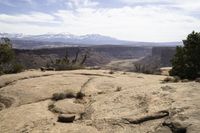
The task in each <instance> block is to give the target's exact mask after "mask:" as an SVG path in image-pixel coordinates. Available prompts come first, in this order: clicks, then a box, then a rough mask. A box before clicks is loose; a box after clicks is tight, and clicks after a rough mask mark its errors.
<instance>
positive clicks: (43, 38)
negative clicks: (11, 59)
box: [0, 33, 182, 49]
mask: <svg viewBox="0 0 200 133" xmlns="http://www.w3.org/2000/svg"><path fill="white" fill-rule="evenodd" d="M0 37H8V38H10V39H11V40H12V42H13V47H14V48H17V49H40V48H54V47H66V46H70V47H71V46H91V45H92V46H93V45H128V46H176V45H181V44H182V43H181V42H163V43H155V42H136V41H125V40H119V39H116V38H113V37H109V36H103V35H99V34H87V35H81V36H77V35H73V34H69V33H59V34H42V35H24V34H10V33H0Z"/></svg>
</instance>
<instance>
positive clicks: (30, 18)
mask: <svg viewBox="0 0 200 133" xmlns="http://www.w3.org/2000/svg"><path fill="white" fill-rule="evenodd" d="M0 21H2V22H6V23H13V24H16V23H34V22H38V23H49V22H51V23H53V22H54V23H55V22H56V21H55V18H54V17H53V16H52V15H49V14H45V13H40V12H32V13H30V14H19V15H7V14H0ZM16 26H17V25H16Z"/></svg>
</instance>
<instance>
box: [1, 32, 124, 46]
mask: <svg viewBox="0 0 200 133" xmlns="http://www.w3.org/2000/svg"><path fill="white" fill-rule="evenodd" d="M0 37H8V38H10V39H11V40H30V41H40V42H62V43H70V44H122V43H125V42H128V41H122V40H118V39H115V38H112V37H108V36H103V35H99V34H88V35H81V36H77V35H73V34H69V33H59V34H42V35H24V34H9V33H0Z"/></svg>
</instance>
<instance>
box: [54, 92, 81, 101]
mask: <svg viewBox="0 0 200 133" xmlns="http://www.w3.org/2000/svg"><path fill="white" fill-rule="evenodd" d="M84 96H85V94H84V93H83V92H81V91H79V92H77V93H73V92H70V91H68V92H61V93H54V94H53V96H52V100H54V101H58V100H63V99H66V98H76V99H83V97H84Z"/></svg>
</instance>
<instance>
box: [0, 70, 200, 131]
mask: <svg viewBox="0 0 200 133" xmlns="http://www.w3.org/2000/svg"><path fill="white" fill-rule="evenodd" d="M164 78H166V76H158V75H145V74H138V73H128V72H126V73H124V72H120V71H119V72H114V73H113V74H109V71H107V70H76V71H59V72H55V71H48V72H41V71H37V70H34V71H26V72H22V73H19V74H11V75H3V76H0V133H133V132H134V133H178V132H179V131H180V133H184V132H187V133H200V126H199V125H200V96H199V95H200V83H198V82H184V83H183V82H178V83H162V80H163V79H164ZM68 92H70V93H73V94H77V93H80V92H81V93H83V94H84V95H85V96H84V97H83V98H82V97H81V98H80V97H66V98H65V99H62V100H53V98H52V96H53V94H55V93H58V94H61V93H63V94H65V95H66V93H68ZM60 115H63V116H72V115H75V117H76V118H75V119H74V121H73V122H71V123H62V122H59V121H58V116H60Z"/></svg>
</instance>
